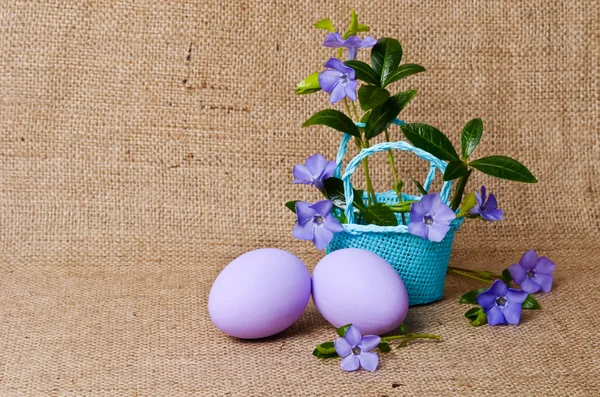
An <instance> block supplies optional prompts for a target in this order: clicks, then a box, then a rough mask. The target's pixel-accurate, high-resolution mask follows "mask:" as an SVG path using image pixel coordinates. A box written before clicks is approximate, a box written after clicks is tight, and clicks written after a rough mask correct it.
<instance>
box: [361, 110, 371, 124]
mask: <svg viewBox="0 0 600 397" xmlns="http://www.w3.org/2000/svg"><path fill="white" fill-rule="evenodd" d="M370 116H371V111H370V110H369V111H368V112H365V114H363V115H362V117H361V118H360V122H361V123H365V124H367V120H369V117H370Z"/></svg>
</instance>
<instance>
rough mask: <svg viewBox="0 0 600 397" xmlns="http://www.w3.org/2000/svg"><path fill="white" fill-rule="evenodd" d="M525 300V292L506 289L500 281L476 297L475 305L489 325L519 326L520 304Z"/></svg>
mask: <svg viewBox="0 0 600 397" xmlns="http://www.w3.org/2000/svg"><path fill="white" fill-rule="evenodd" d="M525 299H527V292H525V291H521V290H519V289H514V288H508V286H507V285H506V284H504V282H503V281H502V280H496V281H494V283H493V284H492V286H491V287H490V288H489V289H488V290H486V291H483V292H482V293H481V294H479V295H477V303H478V304H479V306H481V307H482V308H483V311H484V312H485V314H486V316H487V320H488V324H489V325H501V324H513V325H514V324H519V322H520V321H521V304H522V303H523V302H524V301H525Z"/></svg>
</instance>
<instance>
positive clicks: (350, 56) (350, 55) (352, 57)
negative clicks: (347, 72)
mask: <svg viewBox="0 0 600 397" xmlns="http://www.w3.org/2000/svg"><path fill="white" fill-rule="evenodd" d="M344 47H345V46H344ZM347 48H348V60H349V61H353V60H355V59H356V53H357V52H358V47H347Z"/></svg>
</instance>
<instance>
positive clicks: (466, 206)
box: [456, 192, 477, 217]
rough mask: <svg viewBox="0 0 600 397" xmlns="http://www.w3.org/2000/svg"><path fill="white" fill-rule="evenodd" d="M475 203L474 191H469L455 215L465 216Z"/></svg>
mask: <svg viewBox="0 0 600 397" xmlns="http://www.w3.org/2000/svg"><path fill="white" fill-rule="evenodd" d="M475 204H477V197H475V192H471V193H469V194H467V195H466V196H465V198H464V199H463V201H462V205H461V206H460V211H459V212H458V214H457V215H456V217H461V216H465V215H467V214H468V213H469V211H470V210H471V208H473V207H475Z"/></svg>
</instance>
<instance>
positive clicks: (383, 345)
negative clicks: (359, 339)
mask: <svg viewBox="0 0 600 397" xmlns="http://www.w3.org/2000/svg"><path fill="white" fill-rule="evenodd" d="M377 348H378V349H379V351H380V352H382V353H389V352H391V351H392V348H391V347H390V344H389V343H387V342H381V343H380V344H379V345H377Z"/></svg>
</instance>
